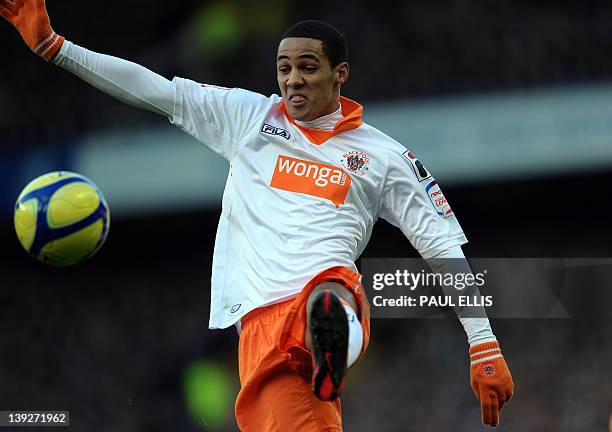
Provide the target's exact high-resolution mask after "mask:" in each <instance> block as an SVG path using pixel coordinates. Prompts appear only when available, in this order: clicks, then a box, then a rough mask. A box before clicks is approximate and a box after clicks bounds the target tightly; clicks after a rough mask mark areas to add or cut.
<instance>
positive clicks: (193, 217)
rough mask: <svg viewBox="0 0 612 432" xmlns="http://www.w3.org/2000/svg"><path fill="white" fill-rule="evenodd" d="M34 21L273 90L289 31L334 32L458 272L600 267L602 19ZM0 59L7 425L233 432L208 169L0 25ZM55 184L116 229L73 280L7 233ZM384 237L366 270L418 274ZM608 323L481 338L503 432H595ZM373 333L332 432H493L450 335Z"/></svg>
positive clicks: (513, 15) (346, 5) (2, 372)
mask: <svg viewBox="0 0 612 432" xmlns="http://www.w3.org/2000/svg"><path fill="white" fill-rule="evenodd" d="M48 8H49V11H50V14H51V17H52V22H53V25H54V27H55V29H56V30H57V31H58V33H60V34H62V35H65V36H66V37H67V38H68V39H69V40H71V41H73V42H76V43H78V44H80V45H82V46H85V47H87V48H89V49H92V50H95V51H98V52H103V53H107V54H112V55H117V56H119V57H123V58H126V59H130V60H133V61H136V62H138V63H141V64H143V65H145V66H147V67H149V68H151V69H153V70H155V71H156V72H158V73H160V74H162V75H164V76H166V77H167V78H172V76H174V75H177V76H184V77H189V78H192V79H195V80H198V81H202V82H209V83H214V84H218V85H224V86H239V87H244V88H248V89H252V90H255V91H259V92H262V93H264V94H270V93H273V92H277V89H276V81H275V72H274V55H275V52H276V46H277V43H278V37H279V35H280V34H282V32H283V31H284V30H285V28H286V27H288V26H289V25H290V24H292V23H294V22H295V21H298V20H300V19H306V18H319V19H324V20H326V21H329V22H331V23H332V24H334V25H336V26H337V27H339V28H340V29H341V30H343V31H344V32H345V34H346V37H347V40H348V42H349V48H350V53H351V78H350V80H349V84H348V85H346V87H345V88H344V94H345V95H347V96H348V97H351V98H353V99H356V100H358V101H360V102H362V103H363V104H364V105H365V119H366V121H368V122H370V123H372V124H373V125H375V126H377V127H379V128H380V129H382V130H383V131H385V132H387V133H388V134H390V135H391V136H393V137H394V138H396V139H398V140H400V141H401V142H402V143H404V144H405V145H406V146H408V147H410V148H411V150H413V151H414V152H415V153H416V154H417V155H418V156H419V157H420V158H421V160H423V161H424V163H425V164H426V166H428V168H429V169H430V170H431V171H432V172H433V173H434V175H435V176H436V177H437V178H438V180H439V181H440V183H441V184H442V185H443V186H444V189H445V193H446V195H447V197H448V198H449V201H450V202H451V204H452V205H453V207H454V209H455V213H456V214H457V215H458V216H459V218H460V221H461V223H462V225H463V228H464V230H465V232H466V234H467V235H468V238H469V239H470V243H469V244H468V245H466V247H465V248H464V251H465V252H466V255H468V256H471V257H608V256H610V255H611V249H612V246H611V245H612V233H611V231H610V229H609V226H610V220H611V217H612V205H611V204H610V198H609V194H610V184H612V55H610V54H611V53H612V26H611V25H610V23H611V22H612V3H610V2H609V1H608V2H606V1H600V2H596V1H555V2H552V1H543V2H531V1H526V0H521V1H514V2H486V1H476V0H452V1H448V2H438V1H433V2H425V1H415V2H367V3H366V2H363V3H361V2H357V3H355V2H348V1H344V0H342V1H336V2H332V3H329V2H323V1H316V0H315V1H310V2H297V1H288V2H287V1H277V0H263V1H258V2H255V1H216V2H208V1H207V2H199V1H193V0H188V1H182V2H160V1H148V2H143V1H133V2H123V3H120V4H117V3H113V4H109V3H87V4H83V3H82V2H76V1H73V0H70V1H68V0H66V1H62V2H59V1H52V0H50V1H48ZM0 44H1V46H2V49H3V56H2V57H3V60H2V68H1V72H0V75H1V78H2V79H1V80H0V112H1V113H2V115H1V116H0V131H1V134H0V184H1V187H0V203H1V206H0V255H1V259H0V305H1V306H2V309H1V313H0V409H69V410H71V413H72V419H71V421H72V429H73V430H78V431H121V432H130V431H152V432H154V431H168V430H171V431H179V432H191V431H208V430H210V431H231V430H235V429H236V427H235V425H234V420H233V401H234V396H235V394H236V393H237V390H238V382H237V370H236V369H237V364H236V362H237V360H236V346H237V335H236V331H235V329H234V328H230V329H228V330H225V331H209V330H207V322H208V313H209V284H210V282H209V281H210V273H211V258H212V250H213V249H212V248H213V241H214V234H215V230H216V224H217V219H218V216H219V212H220V208H219V206H220V196H221V192H222V188H223V185H224V182H225V174H226V171H227V167H226V165H225V164H224V161H223V160H222V159H221V158H219V157H216V156H215V155H213V154H212V153H211V152H210V151H208V150H207V149H205V148H204V147H203V146H202V145H200V144H198V143H197V142H195V141H194V140H193V139H191V138H190V137H188V136H186V135H182V134H181V133H180V132H179V131H178V130H174V129H173V128H172V127H171V126H170V125H169V124H168V123H167V121H166V120H165V119H163V118H161V117H158V116H156V115H153V114H150V113H148V112H141V111H139V110H136V109H133V108H131V107H127V106H124V105H122V104H120V103H118V102H116V101H114V100H112V99H111V98H109V97H108V96H106V95H103V94H101V93H99V92H98V91H97V90H94V89H92V88H90V87H88V86H87V85H85V84H84V83H82V82H81V81H80V80H78V79H77V78H75V77H73V76H71V75H70V74H68V73H66V72H65V71H63V70H60V69H58V68H55V67H53V66H50V65H47V64H45V63H44V62H42V61H41V60H39V59H37V58H35V57H34V56H33V55H31V53H30V52H29V51H28V50H27V48H26V46H25V45H24V44H23V42H22V41H21V40H20V39H19V36H18V34H17V33H16V32H15V31H14V30H13V29H12V28H11V27H10V26H9V25H8V24H6V23H4V22H3V23H2V24H0ZM58 169H69V170H74V171H77V172H80V173H82V174H84V175H86V176H88V177H90V178H91V179H92V180H94V181H95V182H96V183H97V184H98V185H99V186H100V188H101V189H102V190H103V191H104V193H105V195H106V197H107V199H108V202H109V205H110V208H111V214H112V217H113V221H112V224H111V232H110V236H109V239H108V241H107V244H106V245H105V247H104V248H103V249H102V250H101V251H100V253H99V255H98V256H97V257H96V258H95V259H93V260H92V261H91V262H88V263H86V264H84V265H82V266H79V267H77V268H74V269H56V268H48V267H45V266H43V265H40V264H38V263H36V262H35V261H34V260H32V259H30V258H29V257H27V256H26V254H25V253H24V252H23V251H22V250H21V247H20V246H19V244H18V242H17V240H16V238H15V235H14V233H13V230H12V220H11V212H12V207H13V204H14V200H15V198H16V196H17V194H18V192H19V190H21V188H22V187H23V186H24V185H25V184H26V183H27V182H28V181H29V180H30V179H32V178H34V177H36V176H38V175H40V174H42V173H45V172H48V171H53V170H58ZM398 233H399V232H398V231H396V230H395V229H394V228H392V227H391V226H390V225H388V224H386V223H385V222H383V221H380V222H379V223H378V224H377V226H376V228H375V230H374V235H373V238H372V241H371V243H370V245H369V247H368V249H367V250H366V251H365V253H364V256H365V257H368V256H369V257H406V256H415V252H414V251H413V250H412V247H411V246H410V244H409V243H408V241H407V240H405V239H403V237H400V236H398ZM584 290H585V293H586V295H588V290H589V287H588V286H585V287H584ZM591 300H592V301H593V302H597V301H598V299H591ZM610 324H611V321H610V314H607V317H606V316H599V315H594V316H592V317H589V318H581V319H577V318H572V319H522V320H518V319H515V320H510V319H505V320H494V322H493V326H494V330H495V332H496V335H497V336H498V338H499V339H500V341H501V342H502V346H503V349H504V352H505V354H506V357H507V360H508V363H509V365H510V368H511V370H512V372H513V374H514V377H515V382H516V396H515V399H514V401H513V402H512V403H511V404H510V405H508V406H507V408H504V411H503V415H502V426H501V428H500V430H503V431H524V432H528V431H559V432H565V431H568V432H569V431H604V430H606V428H607V422H608V416H609V414H610V411H612V373H611V371H610V365H611V359H612V326H611V325H610ZM372 327H373V338H372V344H371V346H370V349H369V351H368V353H367V356H366V357H365V359H364V360H363V362H361V363H360V364H359V365H358V366H357V367H356V368H355V370H354V371H353V373H352V375H351V376H350V380H349V383H348V384H349V385H348V390H347V393H346V397H345V398H344V405H343V409H344V422H345V429H346V430H347V431H448V430H453V431H456V432H459V431H462V432H463V431H465V432H472V431H480V430H485V428H484V427H483V426H481V424H480V412H479V406H478V404H477V402H476V400H475V399H474V397H473V394H472V392H471V389H470V387H469V384H468V358H467V345H466V342H465V336H464V334H463V331H462V329H461V328H460V326H459V324H458V323H457V322H455V321H451V320H376V321H374V322H373V323H372Z"/></svg>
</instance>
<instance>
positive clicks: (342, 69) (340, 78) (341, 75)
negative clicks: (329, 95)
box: [334, 62, 349, 84]
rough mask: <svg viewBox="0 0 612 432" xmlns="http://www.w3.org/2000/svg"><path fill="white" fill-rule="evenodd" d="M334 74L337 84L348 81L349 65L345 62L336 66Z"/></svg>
mask: <svg viewBox="0 0 612 432" xmlns="http://www.w3.org/2000/svg"><path fill="white" fill-rule="evenodd" d="M334 69H335V71H334V74H335V76H336V82H337V83H338V84H344V83H345V82H346V81H348V76H349V65H348V63H347V62H342V63H340V64H339V65H338V66H336V67H335V68H334Z"/></svg>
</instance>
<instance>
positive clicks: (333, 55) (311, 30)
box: [281, 20, 349, 68]
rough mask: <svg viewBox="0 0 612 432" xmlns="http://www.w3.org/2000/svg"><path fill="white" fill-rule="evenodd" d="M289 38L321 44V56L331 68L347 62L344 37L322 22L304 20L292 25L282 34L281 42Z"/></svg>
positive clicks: (346, 48)
mask: <svg viewBox="0 0 612 432" xmlns="http://www.w3.org/2000/svg"><path fill="white" fill-rule="evenodd" d="M290 37H303V38H310V39H318V40H320V41H321V42H322V43H323V54H325V57H327V59H328V60H329V64H330V65H331V67H332V68H334V67H336V66H338V65H339V64H340V63H342V62H348V58H349V57H348V46H347V44H346V41H345V40H344V35H343V34H342V33H340V32H339V31H338V29H337V28H335V27H334V26H332V25H330V24H327V23H326V22H323V21H317V20H306V21H300V22H299V23H297V24H294V25H292V26H291V27H289V29H288V30H287V31H286V32H285V34H283V37H282V38H281V40H283V39H286V38H290Z"/></svg>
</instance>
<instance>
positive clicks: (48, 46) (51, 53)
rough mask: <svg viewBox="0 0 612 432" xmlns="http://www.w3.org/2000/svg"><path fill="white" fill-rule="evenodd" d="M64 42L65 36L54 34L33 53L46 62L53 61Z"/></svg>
mask: <svg viewBox="0 0 612 432" xmlns="http://www.w3.org/2000/svg"><path fill="white" fill-rule="evenodd" d="M64 40H65V39H64V37H63V36H60V35H58V34H57V33H55V32H52V33H51V35H49V37H47V38H46V39H45V40H43V41H42V42H41V43H39V44H38V45H37V46H36V47H35V48H34V49H33V50H32V51H34V53H35V54H37V55H39V56H41V57H42V58H44V59H45V60H46V61H51V60H53V58H54V57H55V56H56V55H57V53H58V52H59V50H60V48H61V47H62V44H63V43H64Z"/></svg>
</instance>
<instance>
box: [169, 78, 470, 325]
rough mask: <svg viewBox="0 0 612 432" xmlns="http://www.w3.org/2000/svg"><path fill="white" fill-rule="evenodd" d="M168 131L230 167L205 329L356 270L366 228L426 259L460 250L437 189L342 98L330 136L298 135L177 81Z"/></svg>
mask: <svg viewBox="0 0 612 432" xmlns="http://www.w3.org/2000/svg"><path fill="white" fill-rule="evenodd" d="M173 85H174V88H175V100H174V113H173V116H172V117H171V119H170V120H171V122H172V123H173V124H175V125H177V126H179V127H180V128H181V129H183V130H184V131H186V132H187V133H189V134H191V135H192V136H194V137H195V138H196V139H198V140H199V141H201V142H202V143H204V144H205V145H207V146H208V147H210V148H211V149H212V150H214V151H215V152H216V153H218V154H220V155H221V156H223V157H224V158H225V159H227V160H228V161H229V163H230V169H229V174H228V178H227V182H226V186H225V191H224V193H223V203H222V212H221V217H220V220H219V226H218V229H217V236H216V240H215V250H214V255H213V271H212V287H211V288H212V293H211V310H210V322H209V327H210V328H226V327H228V326H230V325H232V324H234V323H236V322H237V321H238V320H239V319H240V318H241V317H242V316H243V315H244V314H246V313H247V312H249V311H251V310H253V309H255V308H258V307H261V306H264V305H267V304H272V303H276V302H279V301H283V300H286V299H290V298H292V297H295V296H297V294H298V293H299V292H300V291H301V290H302V288H303V287H304V286H305V285H306V283H307V282H308V281H309V280H310V279H311V278H312V277H314V276H315V275H316V274H317V273H319V272H320V271H322V270H325V269H327V268H329V267H333V266H345V267H348V268H350V269H352V270H355V271H356V270H357V269H356V267H355V260H356V259H357V258H358V257H359V255H360V254H361V252H362V251H363V249H364V248H365V246H366V244H367V242H368V240H369V238H370V235H371V233H372V227H373V226H374V223H375V222H376V220H377V219H378V218H379V217H382V218H384V219H386V220H387V221H389V222H390V223H392V224H393V225H395V226H397V227H399V228H400V229H401V230H402V232H403V233H404V235H405V236H406V237H407V238H408V240H409V241H410V242H411V243H412V245H413V246H414V247H415V248H416V249H417V250H418V251H419V253H420V254H421V255H422V256H423V257H424V258H431V257H433V256H435V255H436V254H438V253H440V252H442V251H444V250H446V249H448V248H450V247H453V246H457V245H461V244H463V243H466V242H467V240H466V238H465V236H464V234H463V231H462V229H461V227H460V225H459V223H458V222H457V219H456V217H455V215H454V214H453V211H452V210H451V207H450V206H449V204H448V202H447V201H446V199H445V197H444V195H443V193H442V191H441V189H440V186H439V185H438V184H437V182H436V180H435V179H434V178H433V177H432V175H431V174H430V173H429V171H428V170H427V169H426V168H425V167H424V166H423V164H422V163H421V162H420V161H419V160H418V159H417V158H416V157H415V156H414V155H413V154H412V153H411V152H410V151H408V150H407V149H406V148H405V147H404V146H402V145H401V144H399V143H398V142H397V141H395V140H393V139H392V138H390V137H388V136H387V135H385V134H383V133H382V132H380V131H378V130H377V129H375V128H374V127H372V126H370V125H367V124H365V123H363V121H362V118H361V113H362V107H361V105H359V104H358V103H356V102H354V101H351V100H350V99H346V98H341V105H342V114H343V120H341V121H340V122H338V123H337V124H336V128H335V129H334V130H333V131H322V130H315V129H307V128H304V127H302V126H300V125H298V124H297V123H296V122H295V121H294V120H293V119H292V118H291V117H290V116H289V114H288V112H287V110H286V109H285V107H284V104H283V103H282V100H281V98H280V97H279V96H277V95H272V96H271V97H265V96H263V95H260V94H258V93H254V92H250V91H246V90H242V89H236V88H234V89H226V88H221V87H216V86H209V85H204V84H199V83H196V82H194V81H190V80H185V79H181V78H175V79H174V80H173Z"/></svg>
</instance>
